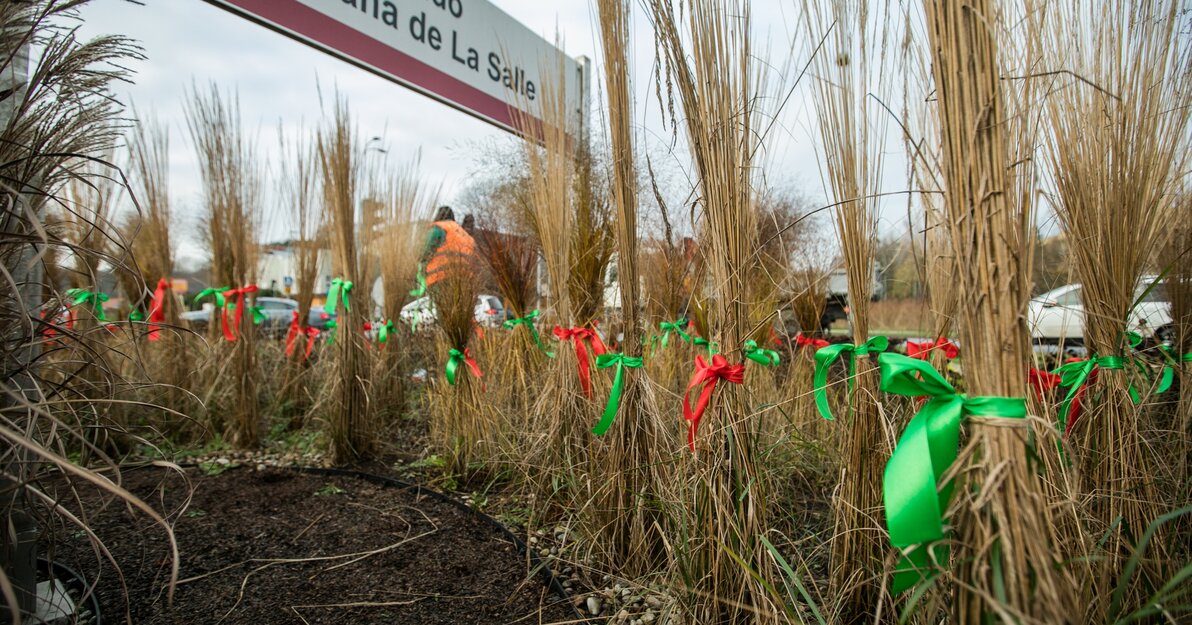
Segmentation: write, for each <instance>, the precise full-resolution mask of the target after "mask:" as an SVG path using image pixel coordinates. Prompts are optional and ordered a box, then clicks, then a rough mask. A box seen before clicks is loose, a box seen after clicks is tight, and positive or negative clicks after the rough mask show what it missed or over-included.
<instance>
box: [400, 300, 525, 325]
mask: <svg viewBox="0 0 1192 625" xmlns="http://www.w3.org/2000/svg"><path fill="white" fill-rule="evenodd" d="M415 313H417V321H418V324H419V325H422V324H424V323H425V324H433V323H435V321H437V320H438V318H439V316H438V313H437V311H435V304H434V302H432V301H431V299H430V298H429V297H420V298H418V299H416V300H414V301H412V302H410V303H409V304H406V305H405V306H402V309H401V320H402V321H403V322H405V323H406V324H412V323H414V320H415ZM475 317H476V323H479V324H480V325H482V326H484V327H486V328H493V327H496V326H499V325H501V324H502V323H504V322H505V305H504V304H502V303H501V298H499V297H497V296H496V295H477V296H476V311H475Z"/></svg>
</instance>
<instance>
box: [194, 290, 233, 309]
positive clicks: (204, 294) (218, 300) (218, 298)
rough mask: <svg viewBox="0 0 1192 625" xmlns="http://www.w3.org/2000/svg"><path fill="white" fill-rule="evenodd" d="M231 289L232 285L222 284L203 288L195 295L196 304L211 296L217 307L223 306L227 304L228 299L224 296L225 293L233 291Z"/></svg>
mask: <svg viewBox="0 0 1192 625" xmlns="http://www.w3.org/2000/svg"><path fill="white" fill-rule="evenodd" d="M231 290H232V287H230V286H221V287H219V288H211V289H203V290H202V291H199V294H198V295H196V296H195V299H194V302H195V303H196V304H198V303H199V302H200V301H201V300H203V299H206V298H208V297H211V298H212V299H214V300H215V307H216V308H223V307H224V306H226V305H227V299H226V298H225V297H224V293H226V292H228V291H231Z"/></svg>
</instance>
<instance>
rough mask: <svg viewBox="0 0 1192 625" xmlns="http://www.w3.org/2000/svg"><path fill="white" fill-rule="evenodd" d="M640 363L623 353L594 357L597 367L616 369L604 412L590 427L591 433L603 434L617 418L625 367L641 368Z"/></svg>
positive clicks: (639, 360) (638, 360) (640, 361)
mask: <svg viewBox="0 0 1192 625" xmlns="http://www.w3.org/2000/svg"><path fill="white" fill-rule="evenodd" d="M642 365H643V361H642V359H641V358H633V357H630V356H626V355H625V354H601V355H599V356H597V357H596V368H597V369H608V368H609V367H616V368H617V371H616V374H615V375H614V376H613V390H612V392H610V393H609V394H608V404H607V405H606V406H605V407H604V414H603V415H602V416H601V417H600V422H599V423H597V424H596V427H594V428H592V433H593V434H595V435H597V436H603V435H604V433H605V432H607V431H608V429H609V428H610V427H612V425H613V422H614V421H616V419H617V411H618V410H620V408H621V394H622V393H623V392H624V386H625V368H626V367H629V368H630V369H641V368H642Z"/></svg>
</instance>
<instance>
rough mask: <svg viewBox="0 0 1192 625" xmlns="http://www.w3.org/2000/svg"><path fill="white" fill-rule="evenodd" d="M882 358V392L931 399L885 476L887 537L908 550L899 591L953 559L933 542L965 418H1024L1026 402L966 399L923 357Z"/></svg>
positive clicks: (898, 575)
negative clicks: (949, 558) (943, 481)
mask: <svg viewBox="0 0 1192 625" xmlns="http://www.w3.org/2000/svg"><path fill="white" fill-rule="evenodd" d="M877 360H878V366H879V368H880V369H881V389H882V391H884V392H887V393H892V394H894V395H903V396H906V397H926V398H927V402H926V403H925V404H923V407H922V408H920V409H919V412H918V413H917V414H916V415H915V416H914V417H913V418H912V419H911V421H910V423H908V424H907V426H906V430H905V431H904V432H903V434H902V437H901V438H900V439H899V440H898V444H897V445H896V446H895V447H894V452H893V453H892V454H890V460H889V461H888V462H887V463H886V470H885V474H884V477H883V479H882V493H883V501H884V504H885V509H886V527H887V529H889V531H890V542H891V543H893V545H894V546H895V547H897V548H899V549H901V550H903V555H902V557H901V558H900V559H899V561H898V565H897V566H896V567H895V569H894V578H893V581H892V583H891V592H893V593H894V594H898V593H900V592H902V591H904V590H906V589H908V588H910V587H912V586H914V585H916V584H918V583H919V582H921V581H926V580H928V579H930V578H931V577H933V576H934V575H935V574H936V572H937V570H936V566H935V563H936V562H944V561H946V560H947V558H948V548H947V546H946V545H941V544H933V543H937V542H938V541H940V540H942V539H943V538H944V537H945V532H944V511H945V510H947V508H948V501H949V500H950V499H951V496H952V484H951V483H950V482H949V483H947V484H943V485H942V486H941V485H940V483H939V482H940V479H941V478H942V477H943V476H944V474H945V473H946V472H947V471H948V468H949V467H951V466H952V463H953V462H955V461H956V456H957V454H958V450H959V445H960V427H961V425H962V423H963V422H964V420H965V419H966V418H967V417H997V418H1005V419H1025V418H1026V401H1025V400H1024V399H1023V398H1021V397H966V396H964V395H962V394H960V393H957V392H956V389H955V388H953V387H952V385H951V384H949V383H948V381H947V380H945V379H944V376H942V375H940V373H939V372H938V371H936V370H935V368H934V367H932V366H931V365H930V364H929V363H927V362H926V361H923V360H917V359H914V358H909V357H907V356H903V355H901V354H880V355H879V356H878V357H877ZM912 547H913V549H911V548H912ZM907 549H911V550H910V551H909V552H908V551H907Z"/></svg>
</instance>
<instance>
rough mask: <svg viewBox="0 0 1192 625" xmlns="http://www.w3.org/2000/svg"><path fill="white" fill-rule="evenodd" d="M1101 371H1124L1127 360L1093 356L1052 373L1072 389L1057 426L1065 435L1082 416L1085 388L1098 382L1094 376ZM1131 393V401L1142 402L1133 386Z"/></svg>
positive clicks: (1062, 408) (1063, 404)
mask: <svg viewBox="0 0 1192 625" xmlns="http://www.w3.org/2000/svg"><path fill="white" fill-rule="evenodd" d="M1101 369H1104V370H1107V371H1119V370H1121V371H1124V370H1125V369H1126V358H1125V357H1123V356H1093V357H1092V358H1089V359H1087V360H1076V361H1073V362H1069V363H1067V364H1064V365H1061V366H1060V367H1058V368H1056V369H1055V370H1053V371H1052V372H1051V373H1052V374H1053V375H1058V376H1060V386H1067V387H1070V388H1069V389H1068V394H1067V396H1065V397H1064V401H1063V402H1061V403H1060V414H1059V422H1058V423H1057V424H1056V427H1057V428H1060V429H1062V430H1063V431H1064V433H1065V434H1067V433H1068V431H1069V430H1071V429H1072V426H1073V425H1074V424H1075V423H1076V419H1075V417H1077V416H1079V415H1080V399H1081V398H1082V397H1083V396H1084V388H1085V387H1086V385H1088V384H1091V383H1092V382H1093V381H1095V380H1096V377H1095V376H1094V374H1095V372H1096V371H1098V370H1101ZM1129 391H1130V399H1131V400H1133V401H1134V403H1136V404H1137V403H1139V402H1140V401H1142V398H1141V397H1139V395H1138V391H1137V390H1135V389H1134V385H1133V384H1131V385H1130V386H1129Z"/></svg>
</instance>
